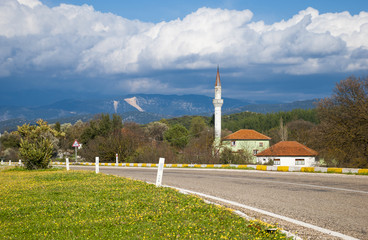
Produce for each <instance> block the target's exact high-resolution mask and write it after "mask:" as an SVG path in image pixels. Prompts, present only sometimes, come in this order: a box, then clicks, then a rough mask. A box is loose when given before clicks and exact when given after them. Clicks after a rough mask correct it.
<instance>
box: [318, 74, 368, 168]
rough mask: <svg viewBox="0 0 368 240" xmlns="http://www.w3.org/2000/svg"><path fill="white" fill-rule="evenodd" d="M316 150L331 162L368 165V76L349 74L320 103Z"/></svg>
mask: <svg viewBox="0 0 368 240" xmlns="http://www.w3.org/2000/svg"><path fill="white" fill-rule="evenodd" d="M317 111H318V114H319V118H320V124H319V126H318V127H317V129H316V136H315V138H314V139H315V140H316V141H315V147H314V148H315V149H316V150H319V151H320V153H321V155H322V156H323V157H324V159H325V161H326V162H327V163H328V164H334V165H337V166H341V167H368V144H367V143H368V78H365V79H360V78H355V77H349V78H348V79H346V80H342V81H340V82H339V83H337V84H336V87H335V89H334V90H333V95H332V96H331V97H330V98H325V99H323V100H321V101H320V102H319V105H318V108H317Z"/></svg>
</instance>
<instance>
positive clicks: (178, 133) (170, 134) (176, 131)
mask: <svg viewBox="0 0 368 240" xmlns="http://www.w3.org/2000/svg"><path fill="white" fill-rule="evenodd" d="M188 135H189V134H188V130H187V129H186V128H185V127H184V126H183V125H181V124H175V125H174V126H172V127H170V128H169V129H168V130H167V131H166V132H165V134H164V137H165V140H167V141H168V142H169V143H170V144H171V145H172V146H174V147H177V148H184V147H185V146H186V145H187V144H188Z"/></svg>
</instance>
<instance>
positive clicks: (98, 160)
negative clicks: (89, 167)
mask: <svg viewBox="0 0 368 240" xmlns="http://www.w3.org/2000/svg"><path fill="white" fill-rule="evenodd" d="M99 164H100V158H99V157H96V164H95V166H96V173H99V172H100V166H99Z"/></svg>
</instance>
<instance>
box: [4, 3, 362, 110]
mask: <svg viewBox="0 0 368 240" xmlns="http://www.w3.org/2000/svg"><path fill="white" fill-rule="evenodd" d="M367 39H368V1H366V0H351V1H341V0H334V1H332V0H324V1H320V0H279V1H274V0H269V1H266V0H223V1H220V0H212V1H210V0H205V1H198V0H197V1H195V0H187V1H183V0H171V1H169V0H167V1H166V0H165V1H164V0H157V1H149V0H135V1H123V0H121V1H114V0H94V1H91V0H89V1H88V0H60V1H59V0H1V1H0V106H1V105H21V106H36V105H48V104H51V103H53V102H55V101H58V100H63V99H71V98H72V99H73V98H82V99H96V98H105V97H114V98H118V97H120V96H124V95H127V94H138V93H146V94H177V95H184V94H200V95H207V96H213V95H214V84H215V80H216V69H217V66H219V68H220V75H221V83H222V92H223V97H225V98H238V99H242V100H248V101H250V102H292V101H298V100H308V99H314V98H323V97H329V96H330V95H331V94H332V90H333V88H334V86H335V84H336V83H337V82H339V81H340V80H343V79H346V78H347V77H349V76H352V75H354V76H356V77H366V76H368V40H367Z"/></svg>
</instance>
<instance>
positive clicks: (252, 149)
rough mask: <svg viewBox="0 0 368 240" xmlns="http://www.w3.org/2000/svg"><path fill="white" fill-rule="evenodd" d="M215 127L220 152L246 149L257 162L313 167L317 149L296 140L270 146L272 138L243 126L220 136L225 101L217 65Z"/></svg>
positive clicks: (214, 100) (217, 146)
mask: <svg viewBox="0 0 368 240" xmlns="http://www.w3.org/2000/svg"><path fill="white" fill-rule="evenodd" d="M212 102H213V106H214V108H215V129H214V136H215V139H214V144H213V146H214V148H215V152H216V153H221V150H222V149H224V148H230V149H231V150H232V152H233V153H237V152H241V151H247V152H249V153H251V154H252V159H253V162H254V163H261V164H264V163H267V162H268V161H271V160H272V162H273V163H274V164H275V165H281V166H298V165H299V166H314V165H315V164H316V157H317V155H318V152H316V151H314V150H313V149H310V148H308V147H306V146H304V145H303V144H301V143H298V142H295V141H282V142H279V143H277V144H275V145H274V146H272V147H271V148H270V140H271V138H270V137H268V136H266V135H264V134H262V133H259V132H257V131H255V130H253V129H240V130H239V131H237V132H235V133H232V134H230V135H228V136H226V137H224V138H222V137H221V108H222V105H223V104H224V100H223V99H222V98H221V80H220V71H219V67H217V75H216V83H215V98H214V99H213V101H212Z"/></svg>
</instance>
